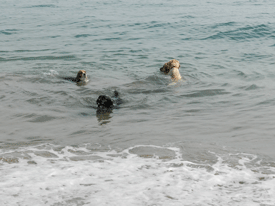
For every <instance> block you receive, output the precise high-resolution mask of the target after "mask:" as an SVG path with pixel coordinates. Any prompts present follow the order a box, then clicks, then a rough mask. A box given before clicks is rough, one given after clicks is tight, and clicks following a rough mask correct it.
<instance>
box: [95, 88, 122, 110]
mask: <svg viewBox="0 0 275 206" xmlns="http://www.w3.org/2000/svg"><path fill="white" fill-rule="evenodd" d="M121 103H122V100H121V99H120V97H119V93H118V92H117V91H114V96H113V100H112V99H111V98H110V97H108V96H106V95H100V96H99V97H98V98H97V100H96V104H97V108H98V109H105V110H106V109H113V108H116V107H117V106H118V105H120V104H121Z"/></svg>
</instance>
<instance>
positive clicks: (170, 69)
mask: <svg viewBox="0 0 275 206" xmlns="http://www.w3.org/2000/svg"><path fill="white" fill-rule="evenodd" d="M179 68H180V63H179V61H178V60H176V59H172V60H170V61H169V62H167V63H165V64H164V65H163V66H162V67H161V68H160V71H161V72H163V73H165V74H168V75H170V76H171V77H172V80H180V79H181V75H180V72H179Z"/></svg>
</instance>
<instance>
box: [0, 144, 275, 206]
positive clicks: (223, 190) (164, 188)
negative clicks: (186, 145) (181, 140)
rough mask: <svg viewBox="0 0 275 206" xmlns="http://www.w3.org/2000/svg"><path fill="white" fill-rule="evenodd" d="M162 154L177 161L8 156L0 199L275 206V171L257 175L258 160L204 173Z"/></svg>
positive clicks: (83, 154)
mask: <svg viewBox="0 0 275 206" xmlns="http://www.w3.org/2000/svg"><path fill="white" fill-rule="evenodd" d="M138 147H140V148H142V147H143V146H136V147H135V148H138ZM148 147H149V146H146V148H148ZM150 147H152V149H154V148H158V149H161V148H162V147H156V146H150ZM163 149H164V150H169V151H173V152H174V153H175V155H174V157H173V158H158V157H157V156H154V157H152V156H150V155H149V156H148V157H147V158H144V157H145V156H144V155H142V157H141V156H139V155H137V154H134V153H133V151H134V150H133V148H128V149H126V150H124V151H122V152H116V151H112V150H111V151H107V152H95V151H92V150H89V149H87V148H86V147H81V148H73V147H65V148H63V149H61V150H60V151H56V150H54V149H53V148H47V147H29V148H21V149H18V150H16V151H2V152H1V157H2V160H4V161H2V165H1V166H0V173H1V176H0V199H1V202H2V205H9V206H12V205H22V206H23V205H26V206H27V205H66V206H67V205H247V206H253V205H261V204H262V205H274V203H275V196H274V194H275V186H274V185H275V179H274V176H275V175H274V172H275V170H274V168H273V167H271V166H270V167H268V168H265V169H267V170H269V171H270V172H269V173H266V174H263V173H262V172H261V167H263V166H262V165H258V163H256V165H258V167H257V166H255V164H254V166H253V167H251V168H250V167H248V166H246V165H247V164H249V163H251V162H252V161H254V160H255V158H254V157H255V156H253V155H250V156H249V155H246V154H236V156H237V157H238V159H239V161H238V165H236V166H230V165H229V164H228V163H227V162H226V161H225V160H224V159H223V158H222V157H218V161H217V162H216V163H215V164H214V165H207V164H206V165H203V164H196V163H192V162H190V161H185V160H184V159H183V158H182V157H181V154H180V150H179V149H178V148H173V147H169V148H163ZM131 151H132V152H131ZM170 153H171V152H170ZM170 153H169V154H170ZM8 158H10V159H8ZM11 159H17V160H18V163H12V162H17V161H9V160H11ZM8 162H11V163H8ZM265 167H267V166H265Z"/></svg>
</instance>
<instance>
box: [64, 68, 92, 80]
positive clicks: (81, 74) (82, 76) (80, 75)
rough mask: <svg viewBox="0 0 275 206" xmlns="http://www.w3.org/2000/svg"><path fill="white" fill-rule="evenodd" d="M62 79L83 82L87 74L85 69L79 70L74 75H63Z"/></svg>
mask: <svg viewBox="0 0 275 206" xmlns="http://www.w3.org/2000/svg"><path fill="white" fill-rule="evenodd" d="M64 79H66V80H69V81H72V82H77V83H85V82H87V81H88V76H87V74H86V71H85V70H79V72H78V73H77V75H76V77H75V78H74V77H64Z"/></svg>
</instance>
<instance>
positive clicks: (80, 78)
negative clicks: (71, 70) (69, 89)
mask: <svg viewBox="0 0 275 206" xmlns="http://www.w3.org/2000/svg"><path fill="white" fill-rule="evenodd" d="M87 80H88V76H87V74H86V71H85V70H79V72H78V73H77V76H76V82H82V81H83V82H86V81H87Z"/></svg>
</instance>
